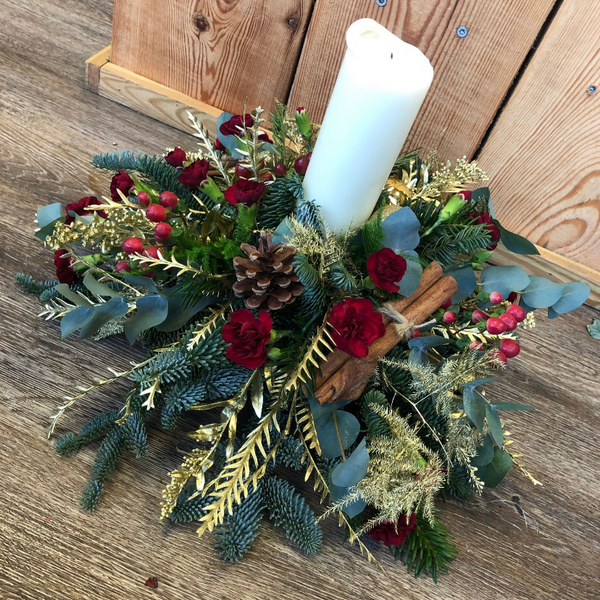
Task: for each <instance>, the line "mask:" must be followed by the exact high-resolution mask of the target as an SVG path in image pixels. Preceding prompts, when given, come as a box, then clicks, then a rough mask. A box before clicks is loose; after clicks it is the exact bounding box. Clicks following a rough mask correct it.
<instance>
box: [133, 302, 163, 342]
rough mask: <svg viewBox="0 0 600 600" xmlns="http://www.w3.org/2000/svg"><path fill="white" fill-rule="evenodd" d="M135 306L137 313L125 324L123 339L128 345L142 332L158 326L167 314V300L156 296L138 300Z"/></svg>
mask: <svg viewBox="0 0 600 600" xmlns="http://www.w3.org/2000/svg"><path fill="white" fill-rule="evenodd" d="M135 306H136V308H137V312H136V313H135V314H134V315H133V316H132V317H130V318H129V319H127V322H126V323H125V337H126V338H127V341H128V342H129V343H130V344H133V343H134V342H135V340H136V338H137V336H138V335H139V334H140V333H141V332H142V331H145V330H146V329H150V328H151V327H155V326H156V325H160V324H161V323H162V322H163V321H164V320H165V319H166V318H167V314H168V312H169V302H168V300H167V299H166V298H163V297H162V296H159V295H158V294H152V295H150V296H142V297H141V298H138V299H137V302H136V303H135Z"/></svg>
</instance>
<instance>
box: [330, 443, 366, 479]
mask: <svg viewBox="0 0 600 600" xmlns="http://www.w3.org/2000/svg"><path fill="white" fill-rule="evenodd" d="M368 464H369V452H368V451H367V439H366V438H363V439H362V441H361V442H360V444H359V445H358V446H357V447H356V448H355V450H354V452H352V454H351V455H350V456H349V457H348V458H347V459H346V460H345V461H343V462H341V463H340V464H339V465H336V466H335V467H334V468H333V469H332V471H331V483H333V484H334V485H337V486H339V487H346V488H349V487H352V486H353V485H356V484H357V483H358V482H359V481H360V480H361V479H362V478H363V477H364V476H365V474H366V472H367V465H368Z"/></svg>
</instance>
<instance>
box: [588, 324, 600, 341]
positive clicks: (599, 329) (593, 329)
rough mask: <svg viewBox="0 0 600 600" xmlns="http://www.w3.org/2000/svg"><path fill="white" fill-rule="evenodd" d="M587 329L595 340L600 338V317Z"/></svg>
mask: <svg viewBox="0 0 600 600" xmlns="http://www.w3.org/2000/svg"><path fill="white" fill-rule="evenodd" d="M587 330H588V333H589V334H590V335H591V336H592V337H593V338H594V339H595V340H600V319H594V322H593V323H592V324H591V325H588V326H587Z"/></svg>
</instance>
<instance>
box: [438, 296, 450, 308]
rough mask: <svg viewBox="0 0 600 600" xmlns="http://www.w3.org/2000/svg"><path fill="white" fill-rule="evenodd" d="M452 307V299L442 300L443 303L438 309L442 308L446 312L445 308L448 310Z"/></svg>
mask: <svg viewBox="0 0 600 600" xmlns="http://www.w3.org/2000/svg"><path fill="white" fill-rule="evenodd" d="M451 306H452V298H448V300H444V303H443V304H442V305H441V306H440V308H443V309H444V310H446V309H447V308H450V307H451Z"/></svg>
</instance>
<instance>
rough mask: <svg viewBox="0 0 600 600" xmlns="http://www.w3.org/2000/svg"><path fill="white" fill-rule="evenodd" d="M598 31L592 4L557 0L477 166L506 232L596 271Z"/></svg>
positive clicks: (599, 20) (599, 233)
mask: <svg viewBox="0 0 600 600" xmlns="http://www.w3.org/2000/svg"><path fill="white" fill-rule="evenodd" d="M599 29H600V10H598V5H597V3H595V2H580V1H578V0H564V2H563V3H562V4H561V6H560V9H559V11H558V12H557V14H556V16H555V18H554V20H553V21H552V23H551V25H550V27H549V28H548V31H547V32H546V35H545V36H544V39H543V41H542V42H541V44H540V46H539V48H538V50H537V51H536V53H535V55H534V57H533V59H532V60H531V62H530V64H529V66H528V67H527V70H526V71H525V73H524V75H523V77H522V79H521V80H520V82H519V85H518V86H517V88H516V90H515V92H514V94H513V95H512V97H511V98H510V101H509V102H508V104H507V106H506V108H505V109H504V111H503V112H502V115H501V116H500V118H499V120H498V122H497V124H496V126H495V127H494V129H493V131H492V134H491V136H490V138H489V140H488V142H487V144H486V145H485V147H484V148H483V150H482V152H481V156H480V163H481V166H482V167H483V168H484V169H486V170H487V171H488V173H489V175H490V177H491V190H492V195H493V198H494V206H495V207H496V210H497V212H498V216H499V218H500V220H501V221H502V223H503V224H505V225H506V227H508V228H509V229H512V230H514V231H516V232H518V233H521V234H523V235H525V236H527V237H528V238H529V239H530V240H531V241H533V242H535V243H536V244H538V245H540V246H542V247H544V248H547V249H548V250H551V251H553V252H556V253H558V254H560V255H562V256H565V257H567V258H570V259H572V260H574V261H576V262H578V263H581V264H582V265H586V266H587V267H590V268H592V269H595V270H596V271H599V272H600V227H599V225H600V168H599V165H600V144H599V143H598V137H599V136H600V104H599V103H600V78H599V73H600V51H599V50H598V30H599ZM590 85H595V86H596V87H597V88H599V91H597V92H596V93H595V94H590V93H589V92H588V88H589V86H590ZM599 276H600V273H599Z"/></svg>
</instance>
